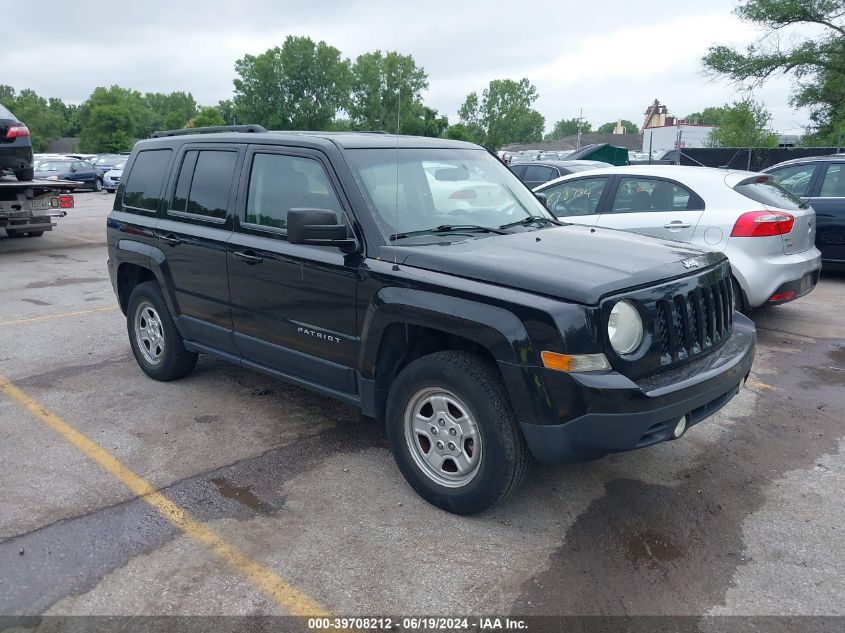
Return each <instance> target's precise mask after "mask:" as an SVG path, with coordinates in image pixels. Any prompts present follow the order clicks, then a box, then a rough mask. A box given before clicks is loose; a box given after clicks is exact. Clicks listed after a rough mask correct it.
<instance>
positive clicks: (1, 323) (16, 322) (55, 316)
mask: <svg viewBox="0 0 845 633" xmlns="http://www.w3.org/2000/svg"><path fill="white" fill-rule="evenodd" d="M119 309H120V306H109V307H108V308H93V309H91V310H80V311H79V312H65V313H63V314H47V315H44V316H37V317H27V318H25V319H13V320H12V321H0V327H2V326H4V325H20V324H21V323H34V322H36V321H50V320H52V319H61V318H62V317H74V316H85V315H86V314H96V313H97V312H112V311H114V310H119Z"/></svg>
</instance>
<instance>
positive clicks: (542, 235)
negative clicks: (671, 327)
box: [382, 225, 725, 304]
mask: <svg viewBox="0 0 845 633" xmlns="http://www.w3.org/2000/svg"><path fill="white" fill-rule="evenodd" d="M395 251H396V253H395V255H396V259H397V261H399V262H401V263H403V264H405V265H407V266H414V267H417V268H423V269H426V270H433V271H437V272H442V273H448V274H452V275H458V276H460V277H465V278H469V279H475V280H478V281H484V282H487V283H491V284H496V285H499V286H508V287H511V288H516V289H519V290H527V291H529V292H534V293H537V294H543V295H546V296H551V297H557V298H561V299H567V300H569V301H575V302H578V303H583V304H596V303H598V301H599V300H600V299H601V298H602V297H604V296H607V295H610V294H615V293H618V292H621V291H624V290H627V289H630V288H634V287H640V286H646V285H649V284H654V283H656V282H660V281H666V280H669V279H675V278H678V277H683V276H686V275H690V274H695V273H698V272H700V271H701V270H703V269H705V268H707V267H709V266H712V265H714V264H717V263H719V262H721V261H723V260H724V258H725V257H724V255H722V254H721V253H715V252H705V251H702V250H698V249H696V248H693V247H690V246H689V245H687V244H684V243H682V242H672V241H669V240H659V239H655V238H652V237H646V236H644V235H636V234H634V233H627V232H625V231H616V230H613V229H599V228H595V229H594V228H591V227H587V226H578V225H568V226H561V227H556V228H551V229H545V230H540V231H525V232H520V233H512V234H508V235H495V236H491V237H483V238H480V239H468V240H464V241H460V242H454V241H452V242H449V241H448V240H445V239H444V240H443V241H442V242H439V243H437V244H424V245H414V246H398V247H396V248H395ZM393 257H394V249H393V248H390V247H387V248H385V252H384V253H383V255H382V258H383V259H388V260H389V259H393ZM690 260H694V261H692V262H691V261H690Z"/></svg>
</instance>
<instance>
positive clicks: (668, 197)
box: [611, 178, 704, 213]
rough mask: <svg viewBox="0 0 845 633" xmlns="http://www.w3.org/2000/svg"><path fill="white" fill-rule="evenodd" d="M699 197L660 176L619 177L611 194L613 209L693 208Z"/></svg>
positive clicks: (620, 211) (658, 209)
mask: <svg viewBox="0 0 845 633" xmlns="http://www.w3.org/2000/svg"><path fill="white" fill-rule="evenodd" d="M703 208H704V205H703V204H702V203H701V198H700V197H699V196H697V195H696V194H694V193H693V192H692V191H690V190H689V189H687V188H686V187H683V186H681V185H679V184H677V183H674V182H670V181H668V180H662V179H659V178H622V179H621V180H620V181H619V187H618V189H617V190H616V196H615V197H614V198H613V206H612V207H611V210H612V211H613V212H614V213H638V212H643V211H695V210H701V209H703Z"/></svg>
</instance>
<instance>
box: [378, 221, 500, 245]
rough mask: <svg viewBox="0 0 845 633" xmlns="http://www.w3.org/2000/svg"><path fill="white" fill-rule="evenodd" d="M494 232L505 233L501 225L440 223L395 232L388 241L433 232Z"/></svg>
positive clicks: (497, 233)
mask: <svg viewBox="0 0 845 633" xmlns="http://www.w3.org/2000/svg"><path fill="white" fill-rule="evenodd" d="M470 232H472V233H495V234H496V235H507V233H505V232H504V231H502V230H501V227H500V228H498V229H495V228H492V227H489V226H481V225H478V224H441V225H440V226H436V227H434V228H432V229H420V230H419V231H405V232H404V233H395V234H394V235H391V236H390V241H391V242H392V241H393V240H401V239H403V238H406V237H414V236H415V235H432V234H434V233H470Z"/></svg>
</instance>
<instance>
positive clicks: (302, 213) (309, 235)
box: [287, 209, 355, 248]
mask: <svg viewBox="0 0 845 633" xmlns="http://www.w3.org/2000/svg"><path fill="white" fill-rule="evenodd" d="M287 230H288V242H290V243H291V244H312V245H314V246H340V247H346V248H348V247H350V246H354V245H355V240H353V239H352V238H350V237H349V233H348V228H347V226H346V224H338V223H337V213H335V212H334V211H331V210H330V209H291V210H290V211H288V218H287Z"/></svg>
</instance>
